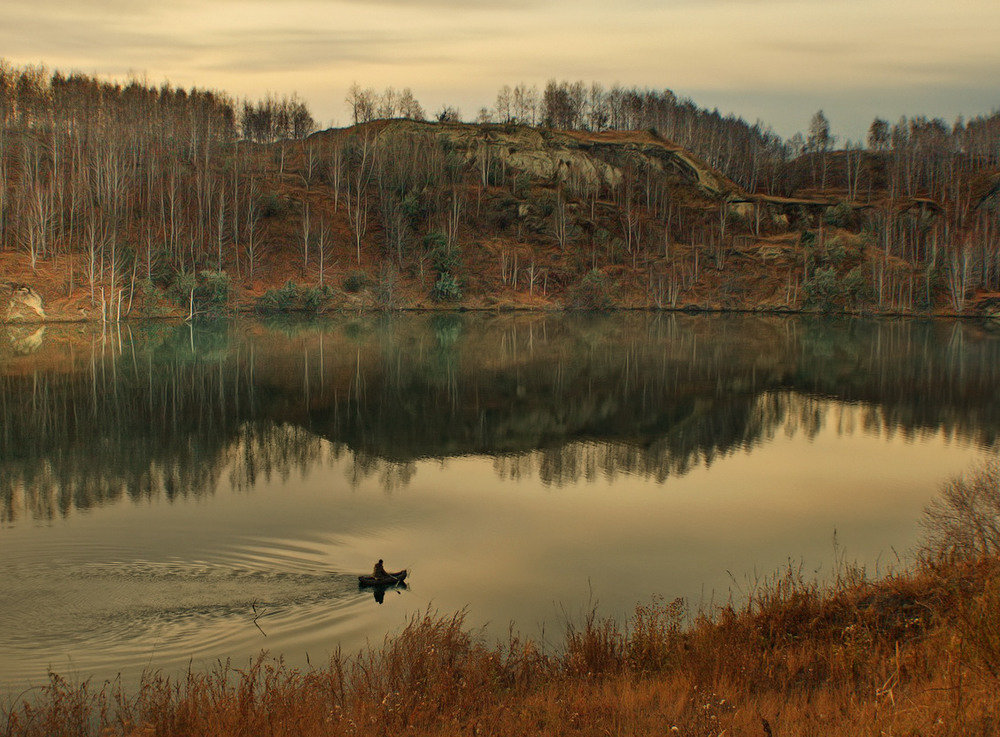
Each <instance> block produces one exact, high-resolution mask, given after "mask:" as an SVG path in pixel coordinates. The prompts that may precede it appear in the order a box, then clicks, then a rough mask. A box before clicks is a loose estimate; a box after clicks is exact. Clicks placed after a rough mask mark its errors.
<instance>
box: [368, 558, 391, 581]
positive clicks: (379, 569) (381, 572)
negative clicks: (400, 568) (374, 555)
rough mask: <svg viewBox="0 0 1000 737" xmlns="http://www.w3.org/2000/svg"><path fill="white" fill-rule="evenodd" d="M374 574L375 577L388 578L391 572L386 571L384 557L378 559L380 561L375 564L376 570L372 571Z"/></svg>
mask: <svg viewBox="0 0 1000 737" xmlns="http://www.w3.org/2000/svg"><path fill="white" fill-rule="evenodd" d="M372 575H373V576H374V577H375V578H388V577H389V574H388V573H386V572H385V566H383V565H382V559H381V558H379V559H378V563H376V564H375V570H374V571H372Z"/></svg>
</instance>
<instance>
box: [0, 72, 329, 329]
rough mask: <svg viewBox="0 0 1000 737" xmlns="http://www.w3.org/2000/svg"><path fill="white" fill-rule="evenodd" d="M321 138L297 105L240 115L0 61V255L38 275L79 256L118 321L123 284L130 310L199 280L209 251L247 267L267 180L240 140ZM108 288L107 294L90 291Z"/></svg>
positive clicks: (220, 104)
mask: <svg viewBox="0 0 1000 737" xmlns="http://www.w3.org/2000/svg"><path fill="white" fill-rule="evenodd" d="M314 128H315V124H314V122H313V119H312V116H311V114H310V113H309V110H308V108H307V106H306V105H305V103H303V102H301V101H300V100H298V99H297V98H296V97H294V96H293V97H285V98H276V97H273V96H269V97H268V98H266V99H264V100H261V101H249V100H248V101H244V102H242V103H240V104H237V103H236V101H234V100H233V99H232V98H231V97H229V96H228V95H226V94H224V93H220V92H216V91H212V90H199V89H190V90H186V89H183V88H175V87H171V86H170V85H166V84H164V85H162V86H154V85H151V84H148V83H145V82H142V81H139V80H132V81H130V82H128V83H126V84H121V83H118V82H108V81H104V80H101V79H98V78H95V77H91V76H88V75H84V74H78V73H73V74H68V75H65V74H62V73H61V72H58V71H56V72H54V73H51V74H50V73H49V72H48V71H47V70H46V69H45V68H44V67H32V66H29V67H20V68H18V67H12V66H10V65H8V64H5V63H2V62H0V185H2V186H0V250H6V249H13V248H19V249H23V250H24V251H25V252H27V253H28V254H29V255H30V259H31V264H32V267H33V268H34V266H35V264H36V263H37V262H38V260H40V259H45V258H49V257H51V256H56V255H71V256H74V257H79V258H80V260H81V261H82V264H79V262H78V263H77V266H78V267H80V266H82V268H80V269H79V270H80V271H82V272H83V274H84V278H85V279H86V281H87V282H88V284H89V287H90V291H91V298H92V300H96V299H97V298H98V296H99V297H100V299H101V301H102V304H104V305H105V307H106V308H109V309H114V310H115V312H116V314H117V313H118V312H120V311H121V309H122V301H123V299H124V295H125V292H124V290H123V289H122V286H123V285H129V286H130V289H129V291H128V295H129V302H130V303H131V300H132V298H133V297H134V296H135V293H136V290H135V287H136V284H137V282H140V281H142V280H143V279H144V280H145V281H146V282H147V283H148V282H151V281H153V280H155V279H156V278H157V274H161V275H162V274H163V273H164V272H170V273H173V272H177V271H184V270H192V269H194V268H195V266H196V264H197V263H198V262H199V261H200V260H203V259H204V255H205V253H206V252H207V251H208V250H209V249H210V248H214V249H215V251H216V255H217V265H218V268H221V264H222V261H223V259H224V256H223V251H224V250H225V251H227V252H231V253H232V254H233V256H234V257H235V260H236V262H237V263H239V262H240V260H241V256H243V255H245V254H248V255H247V256H246V257H247V258H248V259H249V268H250V269H251V270H252V268H253V264H254V262H255V259H256V256H257V252H258V250H259V230H260V228H259V220H260V218H261V207H262V205H263V203H262V197H263V194H262V188H261V172H260V171H259V168H258V167H257V165H256V164H255V160H254V159H253V158H252V157H247V156H244V155H241V151H242V150H243V148H242V147H243V146H245V145H247V144H245V143H244V144H241V143H240V141H241V139H244V140H245V141H254V142H273V141H276V140H277V141H282V140H284V139H289V138H301V137H304V136H306V135H308V134H309V133H311V132H312V130H313V129H314ZM281 151H284V147H283V146H282V147H281ZM282 163H283V162H282ZM225 258H226V260H227V261H228V260H230V259H229V256H228V253H227V255H226V257H225ZM77 271H78V269H77V268H72V267H71V268H70V271H69V284H68V285H67V292H72V289H73V286H74V284H73V281H74V278H77V277H76V273H77ZM102 284H110V285H111V293H110V294H103V295H97V294H95V289H97V287H98V286H99V285H102ZM109 305H110V306H111V307H109Z"/></svg>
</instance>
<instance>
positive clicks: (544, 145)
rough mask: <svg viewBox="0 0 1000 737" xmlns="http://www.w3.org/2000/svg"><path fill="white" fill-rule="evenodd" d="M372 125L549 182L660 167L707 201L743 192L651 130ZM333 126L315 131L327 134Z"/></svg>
mask: <svg viewBox="0 0 1000 737" xmlns="http://www.w3.org/2000/svg"><path fill="white" fill-rule="evenodd" d="M355 130H356V131H357V132H362V131H365V130H368V131H372V132H374V133H375V135H377V136H378V138H379V139H380V140H382V141H383V142H387V143H391V142H393V141H394V140H396V141H399V142H401V143H402V142H407V143H412V141H413V140H414V139H415V138H416V139H423V140H424V141H426V142H428V143H429V142H432V141H436V142H438V143H440V144H442V145H443V147H444V148H445V149H446V150H447V151H449V152H453V153H454V154H457V155H459V156H461V157H462V158H463V160H464V161H465V163H467V164H469V163H474V164H475V165H477V166H484V167H489V166H491V165H500V166H503V167H505V168H507V169H510V170H513V171H516V172H521V173H524V174H527V175H528V176H529V177H530V178H531V179H532V180H536V181H543V182H547V183H550V184H555V183H558V182H559V181H565V182H571V183H573V184H575V185H577V186H579V185H582V188H592V187H600V186H611V187H615V186H617V185H619V184H620V183H621V182H622V180H623V177H624V172H625V171H626V170H627V169H632V170H633V171H645V170H647V169H651V170H654V171H660V172H663V173H664V174H665V175H666V176H667V177H668V178H669V179H671V180H673V181H674V182H675V183H676V184H679V185H687V186H690V187H692V188H694V189H695V190H697V192H698V193H700V194H701V195H702V196H705V197H708V198H711V199H729V198H731V197H739V196H741V195H742V193H741V192H740V189H739V187H738V186H737V185H736V184H734V183H733V182H732V181H730V180H729V179H727V178H726V177H725V176H724V175H722V174H721V173H719V172H718V171H716V170H715V169H713V168H712V167H711V166H709V165H708V164H706V163H705V162H703V161H701V160H700V159H698V157H696V156H695V155H694V154H692V153H690V152H689V151H686V150H684V149H682V148H681V147H679V146H677V145H675V144H673V143H671V142H670V141H667V140H666V139H663V138H661V137H659V136H658V135H656V134H655V133H652V132H642V131H631V132H628V133H619V132H607V133H590V132H586V131H553V130H546V129H541V128H532V127H529V126H524V125H513V124H512V125H501V124H486V125H471V124H465V123H425V122H417V121H412V120H392V121H388V122H385V123H383V124H380V125H379V126H378V127H377V128H376V127H374V126H369V127H367V128H365V127H361V126H359V127H358V128H357V129H355ZM331 134H336V132H335V131H324V132H322V133H319V134H317V135H319V136H327V135H331Z"/></svg>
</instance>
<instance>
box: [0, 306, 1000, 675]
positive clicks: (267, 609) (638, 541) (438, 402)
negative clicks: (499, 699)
mask: <svg viewBox="0 0 1000 737" xmlns="http://www.w3.org/2000/svg"><path fill="white" fill-rule="evenodd" d="M998 386H1000V335H998V334H997V333H995V332H994V333H991V332H989V331H988V330H986V329H984V328H983V327H981V326H977V325H973V324H956V323H946V322H917V321H867V320H818V319H804V318H778V317H767V318H762V317H737V316H711V317H707V316H684V315H676V316H646V315H618V316H612V317H602V318H581V317H562V316H559V317H553V316H526V317H524V316H522V317H512V316H500V317H485V316H461V315H451V314H448V315H431V316H428V315H421V316H404V317H394V318H379V317H362V318H353V319H347V318H343V319H337V320H332V321H324V322H281V323H259V322H249V321H248V322H232V323H226V324H222V325H214V326H211V327H195V328H193V329H190V328H189V327H187V326H175V325H161V324H155V325H149V326H142V327H136V326H132V327H131V328H130V329H124V328H123V329H122V330H121V331H120V332H119V331H114V332H113V333H105V334H100V333H97V334H95V333H93V332H92V329H91V328H85V327H72V328H62V329H56V328H54V327H49V328H47V329H44V330H35V329H24V328H17V329H13V328H11V329H8V330H6V332H0V561H2V562H0V692H2V693H6V694H8V695H9V694H12V693H16V692H18V691H20V690H21V689H23V688H25V687H27V686H30V685H33V684H38V683H40V682H42V681H44V679H45V675H46V672H47V671H48V670H49V669H52V670H55V671H57V672H59V673H61V674H63V675H67V676H70V677H75V678H94V679H95V680H97V681H100V680H103V679H105V678H113V677H115V676H116V675H117V674H119V673H121V674H122V677H123V678H124V679H126V680H132V679H135V678H136V677H137V675H138V674H139V673H140V672H141V671H142V670H143V669H153V670H155V669H161V670H163V671H164V672H167V673H178V672H181V671H183V669H185V668H187V667H188V665H189V664H192V665H193V666H194V667H196V668H198V667H211V665H212V664H214V663H215V662H216V661H217V660H218V659H222V660H225V659H227V658H231V659H232V660H233V662H234V664H238V665H242V664H244V663H245V662H246V661H247V660H248V659H249V658H250V657H251V656H252V655H254V654H256V653H258V652H259V651H260V650H261V649H265V648H266V649H268V650H270V651H271V652H272V653H282V654H284V655H285V656H286V658H287V659H288V660H289V661H290V662H292V663H294V664H300V663H302V664H304V663H305V662H306V658H307V657H308V658H309V660H310V662H312V663H313V664H317V663H322V662H324V660H325V659H326V657H328V656H329V654H330V652H331V651H332V650H333V649H334V648H336V647H338V646H340V647H342V648H343V649H344V650H345V651H352V650H354V649H356V648H359V647H361V646H363V645H364V644H365V643H366V642H371V643H379V642H381V640H382V638H383V637H385V636H386V634H390V633H393V632H396V631H398V630H399V629H400V628H401V627H402V626H403V625H404V624H405V622H406V621H407V620H408V618H409V617H411V616H413V615H414V614H415V613H417V612H421V611H425V610H427V609H428V608H431V609H435V610H438V611H440V612H442V613H448V614H450V613H452V612H454V611H456V610H459V609H462V608H466V609H467V612H468V621H469V623H470V624H471V625H475V626H479V625H485V626H486V627H487V632H488V633H489V632H495V633H496V634H497V635H502V634H503V633H505V632H506V630H507V628H508V625H509V624H510V623H511V622H514V623H516V626H517V628H518V629H519V630H520V631H521V632H522V633H524V634H527V635H530V636H533V637H537V638H542V639H544V640H546V641H551V642H556V641H558V640H559V638H560V636H561V632H562V628H563V624H564V622H565V621H566V619H567V618H570V619H575V618H577V617H579V616H580V615H581V614H582V613H583V612H585V611H586V610H588V609H589V608H590V607H591V606H592V605H593V604H594V603H596V605H597V607H598V609H599V611H600V612H602V613H604V614H609V615H614V616H619V617H622V618H625V617H627V616H628V614H629V612H630V611H631V609H632V608H633V607H634V606H635V604H637V603H642V602H648V601H649V599H650V597H651V596H652V595H654V594H659V595H663V596H665V597H668V598H673V597H677V596H683V597H685V598H686V599H687V600H688V602H689V605H690V606H691V607H692V608H697V607H699V606H703V605H709V604H711V603H712V602H716V603H718V602H720V601H725V600H727V599H728V598H729V597H730V596H734V597H736V598H742V597H745V596H746V595H747V593H748V592H749V591H750V590H752V587H753V585H754V583H755V581H757V580H759V579H761V578H763V577H766V576H768V575H770V574H772V573H774V572H775V571H777V570H778V569H780V568H782V567H783V566H786V565H787V564H788V563H789V561H792V563H793V564H794V565H796V566H801V567H802V568H803V570H804V572H805V574H806V575H807V576H810V577H811V576H813V575H818V576H821V577H822V576H823V575H826V574H827V573H828V572H829V571H830V570H832V569H833V568H834V566H835V565H836V562H837V560H839V559H843V558H845V557H846V558H847V559H848V560H851V561H857V562H860V563H862V564H864V565H865V566H867V567H868V568H869V570H872V571H874V570H876V569H884V568H886V567H889V566H892V565H897V561H899V560H903V561H904V562H905V561H906V560H907V559H908V556H910V555H912V553H913V550H914V548H915V546H916V545H917V544H918V543H919V540H920V537H921V529H920V525H919V520H920V515H921V510H922V509H923V507H924V505H925V504H926V503H927V502H928V501H930V500H931V499H932V498H933V497H934V495H935V492H936V490H937V488H938V486H939V484H940V483H941V482H942V481H943V480H944V479H946V478H947V477H949V476H951V475H954V474H956V473H960V472H962V471H964V470H966V469H968V468H969V467H970V466H971V465H973V464H974V463H976V462H978V461H979V460H981V459H983V458H984V457H993V456H994V455H995V452H996V447H997V437H998V432H1000V392H998V391H997V387H998ZM379 557H381V558H384V559H385V560H386V563H387V566H388V567H389V568H402V567H407V568H409V569H410V570H411V582H412V585H411V587H410V589H409V590H407V591H402V592H389V593H387V595H386V597H385V601H384V602H383V603H381V604H380V603H378V602H377V601H376V600H375V598H374V597H373V595H372V594H371V593H370V592H364V591H359V590H358V588H357V584H356V580H357V579H356V576H357V574H358V573H361V572H366V571H368V570H370V568H371V565H372V563H373V561H374V560H375V559H377V558H379Z"/></svg>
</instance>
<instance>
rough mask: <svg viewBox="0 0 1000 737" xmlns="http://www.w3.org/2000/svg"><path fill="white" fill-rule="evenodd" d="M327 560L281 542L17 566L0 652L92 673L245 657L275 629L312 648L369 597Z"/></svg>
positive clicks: (3, 614) (8, 582) (3, 602)
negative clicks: (181, 557)
mask: <svg viewBox="0 0 1000 737" xmlns="http://www.w3.org/2000/svg"><path fill="white" fill-rule="evenodd" d="M321 563H322V560H321V558H320V556H319V553H318V549H316V548H312V547H310V546H308V545H300V546H289V547H282V546H281V545H279V544H274V545H272V546H271V547H268V546H264V547H262V548H257V549H253V550H251V549H250V548H249V547H248V548H246V549H242V550H236V551H230V552H229V553H227V554H224V555H222V556H221V560H219V561H165V562H164V561H144V560H137V561H120V562H115V561H104V562H95V563H81V564H63V565H58V564H54V563H52V562H48V563H35V564H28V563H23V562H21V563H15V564H13V565H11V566H8V567H7V568H6V570H5V571H4V573H3V575H2V578H3V580H4V582H5V585H4V586H2V587H0V633H2V634H0V645H2V648H0V649H2V650H3V651H4V652H5V653H7V654H8V655H9V656H10V657H11V658H12V660H17V661H24V662H34V663H37V664H40V665H41V667H43V668H44V667H45V666H44V664H50V665H53V666H54V667H56V668H57V669H58V664H59V663H63V662H71V663H72V664H73V667H74V668H77V669H79V670H80V671H81V672H87V671H90V670H101V669H104V670H108V669H110V670H115V669H129V668H136V667H141V666H143V665H144V664H146V663H148V662H156V663H158V664H161V665H162V664H166V663H181V662H184V661H186V660H188V659H191V658H194V659H198V658H203V657H213V658H214V657H216V656H218V655H220V654H226V653H237V652H247V653H250V652H253V651H255V650H259V649H261V648H265V647H268V646H269V645H270V642H271V641H270V640H268V639H265V638H266V637H267V636H268V635H271V636H273V635H275V634H278V635H280V640H281V644H282V647H283V648H284V647H290V646H294V645H295V644H296V643H307V642H313V643H315V642H316V640H317V636H318V635H322V633H323V631H324V630H327V631H330V632H331V633H332V632H336V631H338V630H339V629H343V628H345V627H347V626H349V625H348V623H349V622H350V620H351V619H352V618H354V617H356V616H357V609H358V607H360V606H361V605H362V603H363V601H364V599H365V598H367V595H366V594H363V593H360V592H359V591H358V587H357V578H356V577H355V576H354V575H353V574H345V573H332V572H330V571H329V570H328V569H324V568H323V566H322V565H321ZM273 639H274V638H273V637H272V640H273ZM321 639H322V638H321ZM332 646H333V645H332V642H331V647H332ZM29 658H30V660H29ZM5 670H6V669H5ZM14 675H15V674H13V673H5V674H4V676H5V678H8V677H12V676H14Z"/></svg>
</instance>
